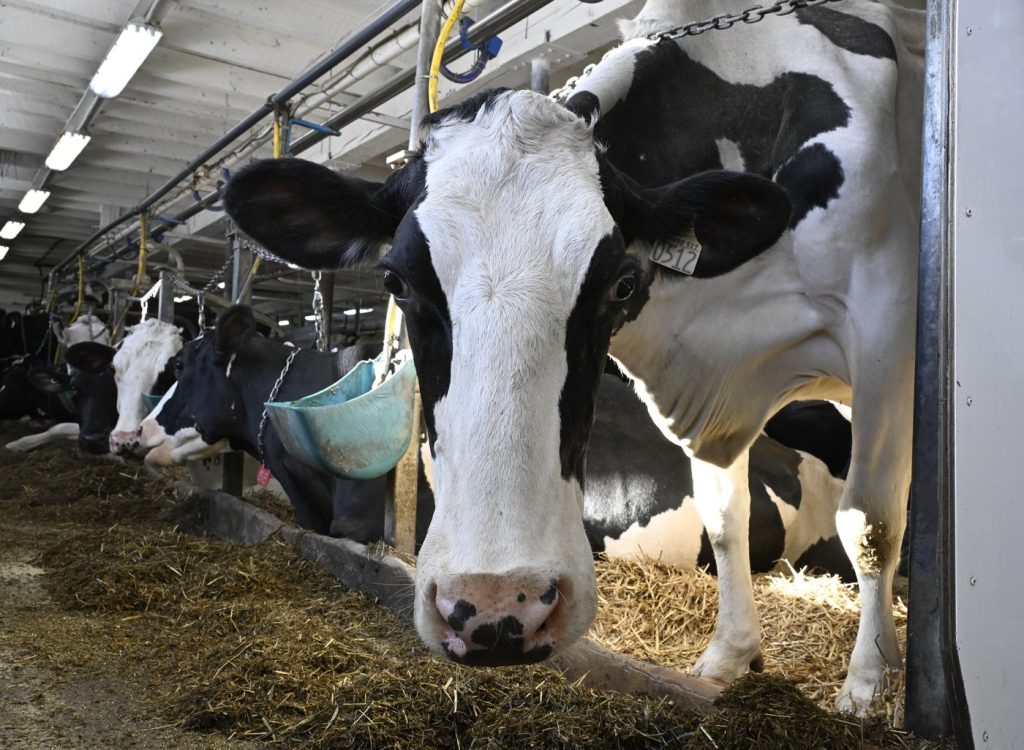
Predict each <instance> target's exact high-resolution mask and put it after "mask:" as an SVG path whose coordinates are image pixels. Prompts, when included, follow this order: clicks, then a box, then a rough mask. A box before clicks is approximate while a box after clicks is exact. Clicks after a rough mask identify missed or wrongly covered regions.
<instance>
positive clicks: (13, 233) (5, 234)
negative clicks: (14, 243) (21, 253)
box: [0, 221, 25, 240]
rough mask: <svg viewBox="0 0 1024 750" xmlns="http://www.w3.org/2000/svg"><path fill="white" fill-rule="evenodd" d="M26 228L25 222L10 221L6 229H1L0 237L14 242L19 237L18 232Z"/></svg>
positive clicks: (5, 225) (5, 226)
mask: <svg viewBox="0 0 1024 750" xmlns="http://www.w3.org/2000/svg"><path fill="white" fill-rule="evenodd" d="M24 228H25V222H23V221H9V222H7V223H6V224H4V228H3V229H0V237H2V238H3V239H5V240H13V239H14V238H15V237H17V236H18V232H20V231H21V230H22V229H24Z"/></svg>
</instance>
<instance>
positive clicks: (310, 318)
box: [303, 315, 316, 323]
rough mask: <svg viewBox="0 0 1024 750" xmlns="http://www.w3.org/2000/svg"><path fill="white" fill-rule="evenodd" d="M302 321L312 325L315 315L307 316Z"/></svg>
mask: <svg viewBox="0 0 1024 750" xmlns="http://www.w3.org/2000/svg"><path fill="white" fill-rule="evenodd" d="M303 320H308V321H309V322H310V323H312V322H313V321H314V320H316V316H315V315H307V316H306V317H305V318H303Z"/></svg>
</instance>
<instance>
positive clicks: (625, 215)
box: [601, 160, 792, 278]
mask: <svg viewBox="0 0 1024 750" xmlns="http://www.w3.org/2000/svg"><path fill="white" fill-rule="evenodd" d="M602 162H603V163H602V165H601V183H602V188H603V189H604V194H605V203H606V204H607V205H608V209H609V211H611V214H612V217H613V218H614V219H615V221H616V223H617V224H618V225H619V229H620V230H621V231H622V234H623V237H624V238H625V240H626V243H627V244H630V243H632V242H634V241H640V242H643V243H644V244H646V245H648V246H650V247H652V248H653V247H655V246H658V245H665V244H669V245H671V244H672V243H673V242H675V241H678V240H679V239H680V238H684V237H687V236H690V235H693V236H695V237H696V240H697V242H698V243H700V246H701V254H700V257H699V259H698V261H697V263H696V265H695V266H693V268H692V270H693V275H694V276H697V277H703V278H707V277H711V276H718V275H720V274H723V273H726V272H728V271H731V270H733V269H734V268H736V267H737V266H739V265H741V264H743V263H745V262H746V261H748V260H750V259H751V258H753V257H755V256H757V255H759V254H761V253H762V252H764V251H765V250H767V249H768V248H769V247H771V246H772V245H773V244H775V242H776V240H778V239H779V237H780V236H781V235H782V233H783V232H784V231H785V230H786V227H788V226H789V218H790V213H791V211H792V207H791V205H790V202H789V196H788V195H787V194H786V191H785V190H784V189H783V188H781V187H780V186H779V185H777V184H775V183H774V182H772V181H771V180H768V179H765V178H763V177H758V176H757V175H754V174H749V173H747V172H729V171H724V170H718V171H711V172H701V173H700V174H696V175H694V176H692V177H688V178H686V179H685V180H680V181H679V182H673V183H671V184H669V185H664V186H662V187H658V188H645V187H642V186H640V185H639V184H637V183H636V181H634V180H632V179H631V178H630V177H628V176H627V175H625V174H623V173H621V172H619V171H618V170H616V169H615V168H614V167H611V165H609V164H607V162H604V160H602Z"/></svg>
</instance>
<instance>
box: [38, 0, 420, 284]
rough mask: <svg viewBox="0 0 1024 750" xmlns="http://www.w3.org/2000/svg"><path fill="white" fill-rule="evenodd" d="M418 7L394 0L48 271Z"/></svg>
mask: <svg viewBox="0 0 1024 750" xmlns="http://www.w3.org/2000/svg"><path fill="white" fill-rule="evenodd" d="M418 4H419V0H397V2H395V3H394V4H393V5H392V6H391V7H390V8H388V9H387V10H386V11H384V13H382V14H381V15H380V16H378V17H377V18H375V19H374V20H373V21H371V22H370V23H368V24H367V25H366V26H365V27H364V28H363V29H361V30H360V31H358V32H356V33H355V34H354V35H353V36H352V37H351V38H349V39H348V40H347V41H346V42H344V43H343V44H342V45H341V46H339V47H338V48H337V49H335V50H334V51H333V52H332V53H331V54H329V55H328V56H327V57H325V58H324V59H323V60H321V61H320V62H319V63H317V64H316V65H314V66H313V67H312V68H310V69H309V70H307V71H306V72H305V73H303V74H302V75H300V76H298V77H297V78H295V79H294V80H292V81H291V82H289V83H288V84H286V85H285V86H284V87H283V88H282V89H281V90H280V91H278V92H277V93H276V94H274V95H273V96H271V97H270V98H269V99H268V100H267V102H266V103H265V104H263V105H262V106H261V107H260V108H259V109H257V110H256V111H255V112H253V113H252V114H250V115H249V116H248V117H246V118H245V119H244V120H242V121H241V122H240V123H238V125H236V126H235V127H233V128H232V129H231V130H229V131H228V132H227V133H225V134H224V135H223V136H221V137H220V138H218V139H217V141H216V142H215V143H214V144H213V145H212V146H210V147H209V148H207V149H206V150H204V151H203V152H202V153H201V154H199V156H197V157H196V158H195V159H193V160H192V161H190V162H189V163H188V164H187V165H186V167H185V168H184V169H183V170H181V171H180V172H179V173H178V174H176V175H174V177H172V178H171V179H169V180H168V181H167V182H166V183H164V184H163V185H162V186H161V187H159V188H157V190H156V191H155V192H153V193H152V194H150V195H149V196H148V197H147V198H146V199H145V200H143V201H142V202H141V203H139V204H138V205H137V206H135V207H134V208H133V209H131V210H130V211H128V212H127V213H125V214H124V215H122V216H120V217H118V218H117V219H115V220H113V221H111V222H110V223H108V224H107V225H106V226H103V227H101V228H100V229H98V230H97V231H96V232H94V233H93V234H92V235H91V236H90V237H89V238H88V239H87V240H85V242H83V243H82V244H80V245H79V246H78V247H77V248H75V250H74V251H72V253H71V254H70V255H68V256H67V257H66V258H64V260H62V261H61V262H60V263H58V264H57V265H56V266H54V268H53V271H51V273H60V272H61V271H63V270H64V268H66V267H67V266H68V264H70V263H71V262H72V261H74V259H75V258H77V257H78V256H79V255H81V254H82V253H83V252H85V250H86V249H88V247H89V246H90V245H92V244H93V243H94V242H96V240H98V239H100V238H101V237H103V235H105V234H106V233H107V232H109V231H111V230H112V229H116V228H117V227H119V226H120V225H122V224H124V223H126V222H128V221H129V220H131V219H133V218H134V217H136V216H138V215H139V214H141V213H142V212H143V211H145V210H146V209H147V208H149V207H150V206H152V205H153V204H154V203H156V202H157V201H158V200H160V199H161V198H162V197H164V196H165V195H166V194H167V193H169V192H170V191H171V190H173V189H174V187H175V186H176V185H178V184H179V183H180V182H182V181H183V180H185V179H186V178H188V177H189V176H190V175H191V174H192V173H193V172H194V171H195V170H196V169H197V168H198V167H200V166H202V165H203V164H204V163H205V162H206V161H208V160H209V159H210V157H211V156H213V155H214V154H216V153H218V152H220V151H221V150H223V149H224V148H225V147H226V146H228V145H229V144H230V143H233V142H234V141H235V140H237V139H238V138H239V136H241V135H243V134H244V133H245V132H246V131H248V130H249V129H250V128H251V127H252V126H253V125H255V124H256V123H258V122H259V121H260V120H262V119H263V118H264V117H266V116H267V115H269V114H271V113H272V112H274V111H275V109H277V108H279V107H281V106H283V105H285V104H287V102H288V101H289V100H290V99H291V98H292V97H293V96H295V94H297V93H298V92H299V91H302V89H304V88H306V86H308V85H309V84H310V83H312V82H313V81H315V80H317V79H318V78H321V77H322V76H323V75H324V74H326V73H327V72H328V71H330V70H331V68H334V67H336V66H337V65H338V64H340V63H342V62H344V61H345V60H346V59H347V58H349V57H351V56H352V55H353V54H355V53H356V52H358V51H359V50H360V49H362V48H363V47H364V46H366V44H367V43H369V42H370V41H371V40H372V39H373V38H374V37H376V36H377V35H378V34H380V33H381V32H382V31H383V30H384V29H386V28H387V27H388V26H390V25H391V24H393V23H395V22H396V21H398V19H400V18H401V17H402V16H404V15H405V14H406V13H408V12H409V11H410V10H412V9H414V8H415V7H416V6H417V5H418ZM313 132H315V131H313Z"/></svg>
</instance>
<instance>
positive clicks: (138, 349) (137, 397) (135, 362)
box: [110, 318, 183, 453]
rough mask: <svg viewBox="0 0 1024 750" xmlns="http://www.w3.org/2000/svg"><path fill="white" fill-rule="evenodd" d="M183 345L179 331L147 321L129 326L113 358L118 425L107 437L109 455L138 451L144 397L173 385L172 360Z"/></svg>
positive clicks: (151, 319)
mask: <svg viewBox="0 0 1024 750" xmlns="http://www.w3.org/2000/svg"><path fill="white" fill-rule="evenodd" d="M182 344H183V340H182V336H181V329H179V328H178V327H177V326H174V325H171V324H170V323H164V322H163V321H161V320H157V319H155V318H149V319H147V320H144V321H142V322H141V323H139V324H138V325H135V326H132V328H131V329H130V330H129V331H128V334H127V335H126V336H125V337H124V340H123V341H122V342H121V346H120V347H119V348H118V350H117V354H116V355H115V356H114V362H113V364H114V379H115V381H116V382H117V412H118V417H117V424H116V425H115V426H114V430H113V431H112V432H111V433H110V451H111V453H135V452H138V451H139V432H140V426H141V424H142V420H143V418H144V417H145V416H146V415H147V414H148V413H149V411H150V409H149V406H148V405H147V404H146V402H145V399H144V398H143V397H144V396H147V395H149V394H152V393H164V392H166V390H167V389H168V388H169V387H170V386H171V384H172V383H173V382H174V373H173V370H174V361H175V360H174V356H175V355H176V354H177V353H178V352H179V351H180V350H181V347H182Z"/></svg>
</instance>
